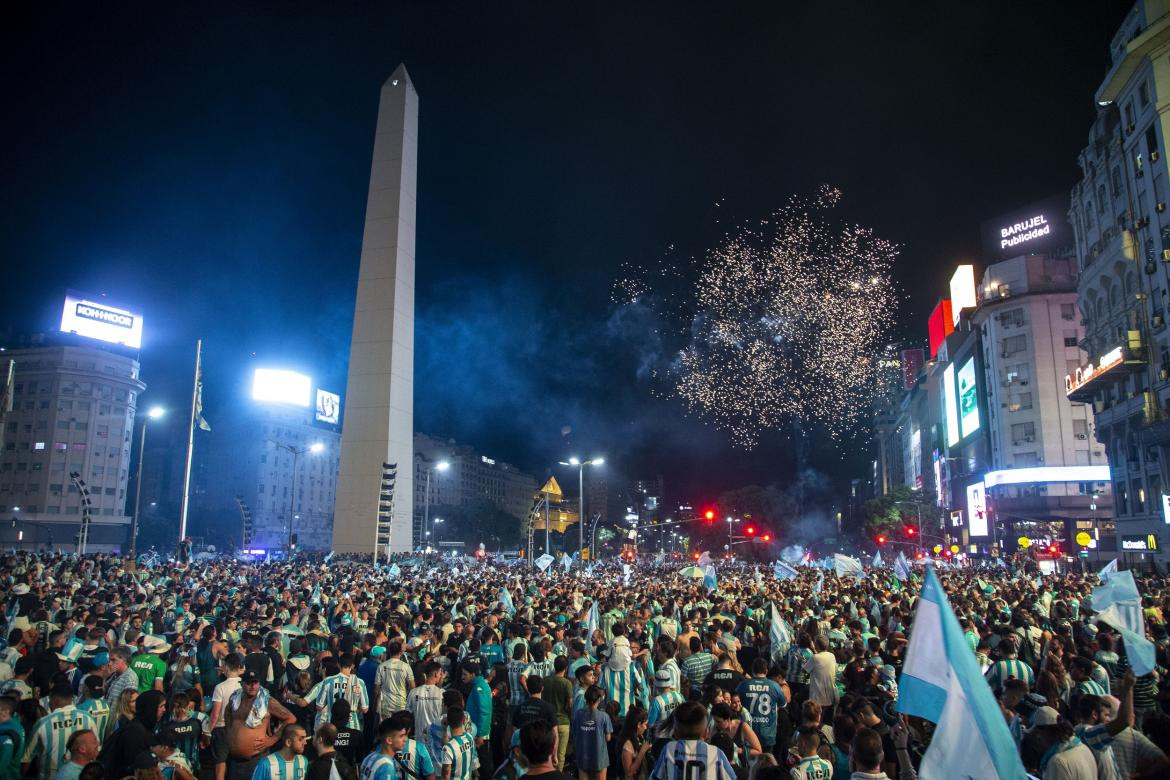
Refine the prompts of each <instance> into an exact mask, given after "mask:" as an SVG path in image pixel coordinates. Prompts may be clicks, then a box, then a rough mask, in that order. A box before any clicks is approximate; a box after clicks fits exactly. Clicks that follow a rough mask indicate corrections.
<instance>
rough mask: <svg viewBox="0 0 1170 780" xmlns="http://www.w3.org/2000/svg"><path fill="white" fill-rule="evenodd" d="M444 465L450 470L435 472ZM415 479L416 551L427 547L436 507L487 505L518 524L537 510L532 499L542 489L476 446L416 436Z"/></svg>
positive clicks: (533, 479) (509, 465) (514, 467)
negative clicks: (482, 503)
mask: <svg viewBox="0 0 1170 780" xmlns="http://www.w3.org/2000/svg"><path fill="white" fill-rule="evenodd" d="M440 463H446V464H447V466H446V468H444V469H439V468H436V466H438V464H440ZM428 475H429V476H428ZM413 477H414V478H413V490H414V509H415V518H414V535H413V538H414V547H415V548H418V547H420V546H425V542H426V540H427V531H429V530H431V529H430V525H429V521H430V520H431V519H433V517H432V516H430V515H431V512H430V510H431V509H433V508H434V507H439V506H471V505H473V504H475V503H477V502H479V501H483V500H487V501H489V502H491V503H492V504H494V505H495V506H497V507H499V508H500V509H502V510H503V511H505V512H507V513H508V514H510V515H513V516H514V517H515V518H516V520H517V523H519V522H520V521H522V520H523V519H524V518H525V517H526V516H527V514H528V512H529V510H530V509H531V508H532V501H533V499H532V494H533V492H534V491H535V490H536V489H537V488H538V487H539V486H538V485H537V480H536V477H534V476H532V475H531V474H525V473H524V472H522V471H521V470H520V469H519V468H517V467H516V466H513V465H512V464H510V463H505V462H504V461H501V460H497V459H495V458H491V457H488V456H487V455H484V454H482V453H480V452H478V451H477V450H476V449H475V448H474V447H472V446H471V445H468V444H459V443H457V442H456V441H455V440H453V439H440V438H438V437H435V436H429V435H427V434H425V433H416V434H415V435H414V475H413ZM428 486H429V493H428ZM424 526H425V527H424Z"/></svg>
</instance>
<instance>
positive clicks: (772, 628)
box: [768, 601, 792, 663]
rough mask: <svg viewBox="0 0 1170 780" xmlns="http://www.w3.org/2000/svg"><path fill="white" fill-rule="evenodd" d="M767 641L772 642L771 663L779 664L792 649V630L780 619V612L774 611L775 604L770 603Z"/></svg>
mask: <svg viewBox="0 0 1170 780" xmlns="http://www.w3.org/2000/svg"><path fill="white" fill-rule="evenodd" d="M768 639H769V640H770V641H771V642H772V661H773V662H775V663H779V661H780V659H781V658H783V657H784V656H786V655H788V649H789V648H790V647H792V629H790V628H789V627H788V624H787V623H785V622H784V618H782V617H780V610H778V609H776V602H774V601H773V602H772V617H771V625H769V626H768Z"/></svg>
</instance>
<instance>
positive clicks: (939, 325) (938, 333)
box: [926, 300, 955, 360]
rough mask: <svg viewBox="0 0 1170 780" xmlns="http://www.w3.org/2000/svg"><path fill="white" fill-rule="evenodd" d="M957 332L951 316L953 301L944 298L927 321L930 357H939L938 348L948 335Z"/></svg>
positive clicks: (932, 358)
mask: <svg viewBox="0 0 1170 780" xmlns="http://www.w3.org/2000/svg"><path fill="white" fill-rule="evenodd" d="M954 332H955V322H954V319H953V318H952V316H951V302H950V301H949V300H942V301H939V302H938V305H937V306H935V307H934V311H932V312H931V313H930V319H928V320H927V321H926V333H927V336H928V340H929V342H930V359H931V360H934V359H935V358H936V357H938V350H939V348H940V347H941V346H942V344H943V342H944V341H945V340H946V338H947V336H949V335H951V334H952V333H954Z"/></svg>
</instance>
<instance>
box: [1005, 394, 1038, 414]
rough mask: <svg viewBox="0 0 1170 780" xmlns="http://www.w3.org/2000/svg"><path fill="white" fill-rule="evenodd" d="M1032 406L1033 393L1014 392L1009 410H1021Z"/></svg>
mask: <svg viewBox="0 0 1170 780" xmlns="http://www.w3.org/2000/svg"><path fill="white" fill-rule="evenodd" d="M1031 408H1032V394H1031V393H1012V395H1011V397H1010V399H1009V400H1008V411H1009V412H1019V411H1023V410H1024V409H1031Z"/></svg>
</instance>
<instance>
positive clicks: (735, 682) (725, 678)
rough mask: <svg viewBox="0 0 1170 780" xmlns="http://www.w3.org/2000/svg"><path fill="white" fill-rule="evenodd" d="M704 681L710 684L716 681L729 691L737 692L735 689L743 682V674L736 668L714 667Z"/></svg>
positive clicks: (716, 683)
mask: <svg viewBox="0 0 1170 780" xmlns="http://www.w3.org/2000/svg"><path fill="white" fill-rule="evenodd" d="M703 682H704V683H706V684H708V685H709V684H711V683H714V684H715V685H718V686H719V687H720V688H722V689H723V690H725V691H727V692H728V693H735V689H736V688H738V687H739V684H740V683H741V682H743V675H742V674H740V673H739V672H737V671H735V670H734V669H714V670H712V672H711V673H710V674H709V675H707V679H706V680H704V681H703Z"/></svg>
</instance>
